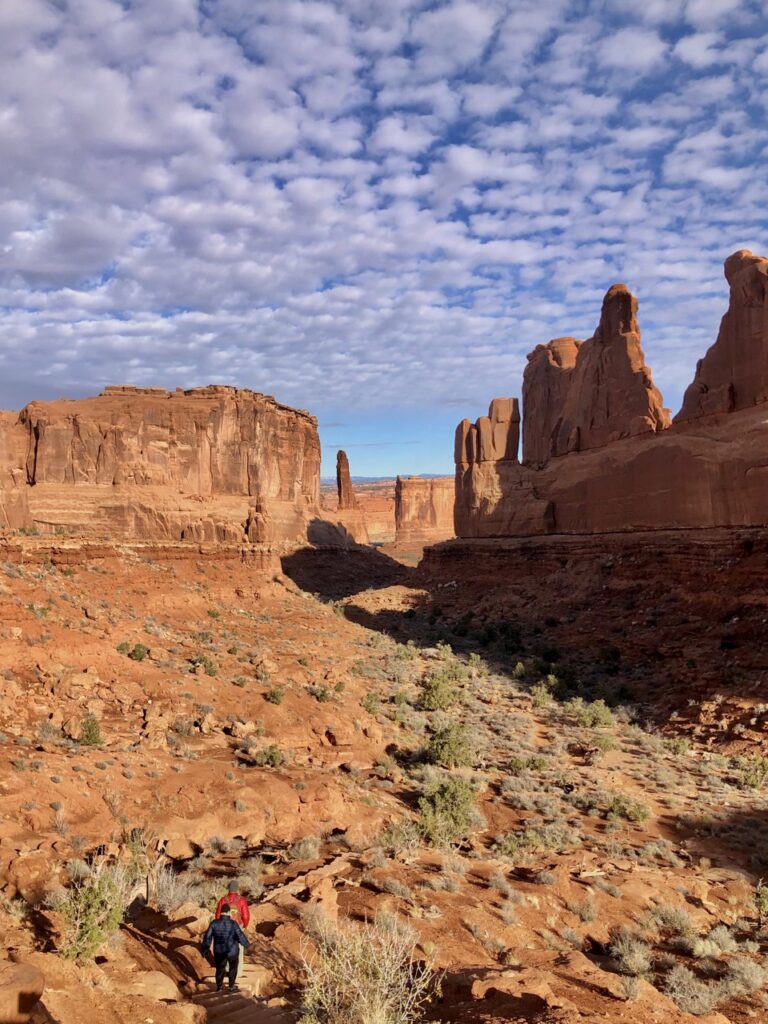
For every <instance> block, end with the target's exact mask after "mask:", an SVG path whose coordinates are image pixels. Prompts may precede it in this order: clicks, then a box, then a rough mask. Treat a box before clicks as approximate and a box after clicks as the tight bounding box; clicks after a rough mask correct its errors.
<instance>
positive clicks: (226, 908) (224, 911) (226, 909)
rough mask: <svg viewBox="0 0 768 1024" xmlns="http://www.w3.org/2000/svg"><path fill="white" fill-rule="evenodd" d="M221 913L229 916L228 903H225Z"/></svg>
mask: <svg viewBox="0 0 768 1024" xmlns="http://www.w3.org/2000/svg"><path fill="white" fill-rule="evenodd" d="M221 913H222V914H228V913H229V904H228V903H225V904H224V906H223V907H222V908H221Z"/></svg>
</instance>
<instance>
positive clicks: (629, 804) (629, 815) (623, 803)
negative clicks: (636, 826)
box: [605, 793, 651, 821]
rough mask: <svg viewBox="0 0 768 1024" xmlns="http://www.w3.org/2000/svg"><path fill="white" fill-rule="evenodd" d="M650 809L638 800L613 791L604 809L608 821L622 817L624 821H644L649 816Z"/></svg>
mask: <svg viewBox="0 0 768 1024" xmlns="http://www.w3.org/2000/svg"><path fill="white" fill-rule="evenodd" d="M650 813H651V812H650V811H649V810H648V808H647V807H646V806H645V804H643V803H641V802H640V801H639V800H634V799H633V798H632V797H629V796H624V795H623V793H615V794H614V795H613V797H612V798H611V800H610V803H609V804H608V806H607V807H606V809H605V816H606V818H608V820H609V821H615V820H616V819H618V818H622V819H623V820H624V821H645V820H646V818H648V817H650Z"/></svg>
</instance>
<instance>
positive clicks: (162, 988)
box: [112, 971, 181, 1003]
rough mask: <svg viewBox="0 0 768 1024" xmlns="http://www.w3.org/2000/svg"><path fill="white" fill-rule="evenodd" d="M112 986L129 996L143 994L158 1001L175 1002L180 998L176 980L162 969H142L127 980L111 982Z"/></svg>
mask: <svg viewBox="0 0 768 1024" xmlns="http://www.w3.org/2000/svg"><path fill="white" fill-rule="evenodd" d="M112 985H113V988H115V989H116V990H117V991H118V992H124V993H125V994H126V995H130V996H144V997H145V998H146V999H156V1000H157V1001H158V1002H167V1003H176V1002H178V1001H179V1000H180V999H181V993H180V992H179V989H178V986H177V985H176V982H175V981H173V980H172V979H171V978H169V977H168V975H167V974H163V973H162V971H142V972H141V973H140V974H135V975H134V976H133V977H132V978H130V980H128V981H120V982H118V981H115V980H113V982H112Z"/></svg>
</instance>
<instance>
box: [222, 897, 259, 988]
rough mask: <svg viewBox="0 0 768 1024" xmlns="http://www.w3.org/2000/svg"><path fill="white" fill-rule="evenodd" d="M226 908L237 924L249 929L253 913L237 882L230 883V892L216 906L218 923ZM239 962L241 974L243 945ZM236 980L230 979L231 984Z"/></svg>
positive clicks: (238, 968) (238, 966) (240, 949)
mask: <svg viewBox="0 0 768 1024" xmlns="http://www.w3.org/2000/svg"><path fill="white" fill-rule="evenodd" d="M224 907H229V916H230V919H231V920H232V921H234V922H235V924H239V925H240V927H241V928H247V927H248V923H249V922H250V920H251V912H250V910H249V909H248V902H247V900H246V898H245V896H242V895H241V894H240V886H239V885H238V884H237V882H230V883H229V891H228V892H227V895H226V896H222V897H221V899H220V900H219V902H218V903H217V904H216V920H217V921H218V920H219V918H220V917H221V911H222V909H223V908H224ZM239 954H240V955H239V961H238V965H237V974H240V973H241V971H242V969H243V956H244V954H245V948H244V947H243V946H242V945H241V946H240V948H239ZM234 982H235V978H232V977H230V984H234Z"/></svg>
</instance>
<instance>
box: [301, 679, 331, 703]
mask: <svg viewBox="0 0 768 1024" xmlns="http://www.w3.org/2000/svg"><path fill="white" fill-rule="evenodd" d="M307 693H308V694H309V695H310V696H311V697H314V698H315V700H316V701H318V702H319V703H320V704H325V703H327V702H328V701H329V700H331V699H332V697H333V692H332V690H331V688H330V687H329V686H326V685H325V683H322V684H321V685H320V686H308V687H307Z"/></svg>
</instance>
